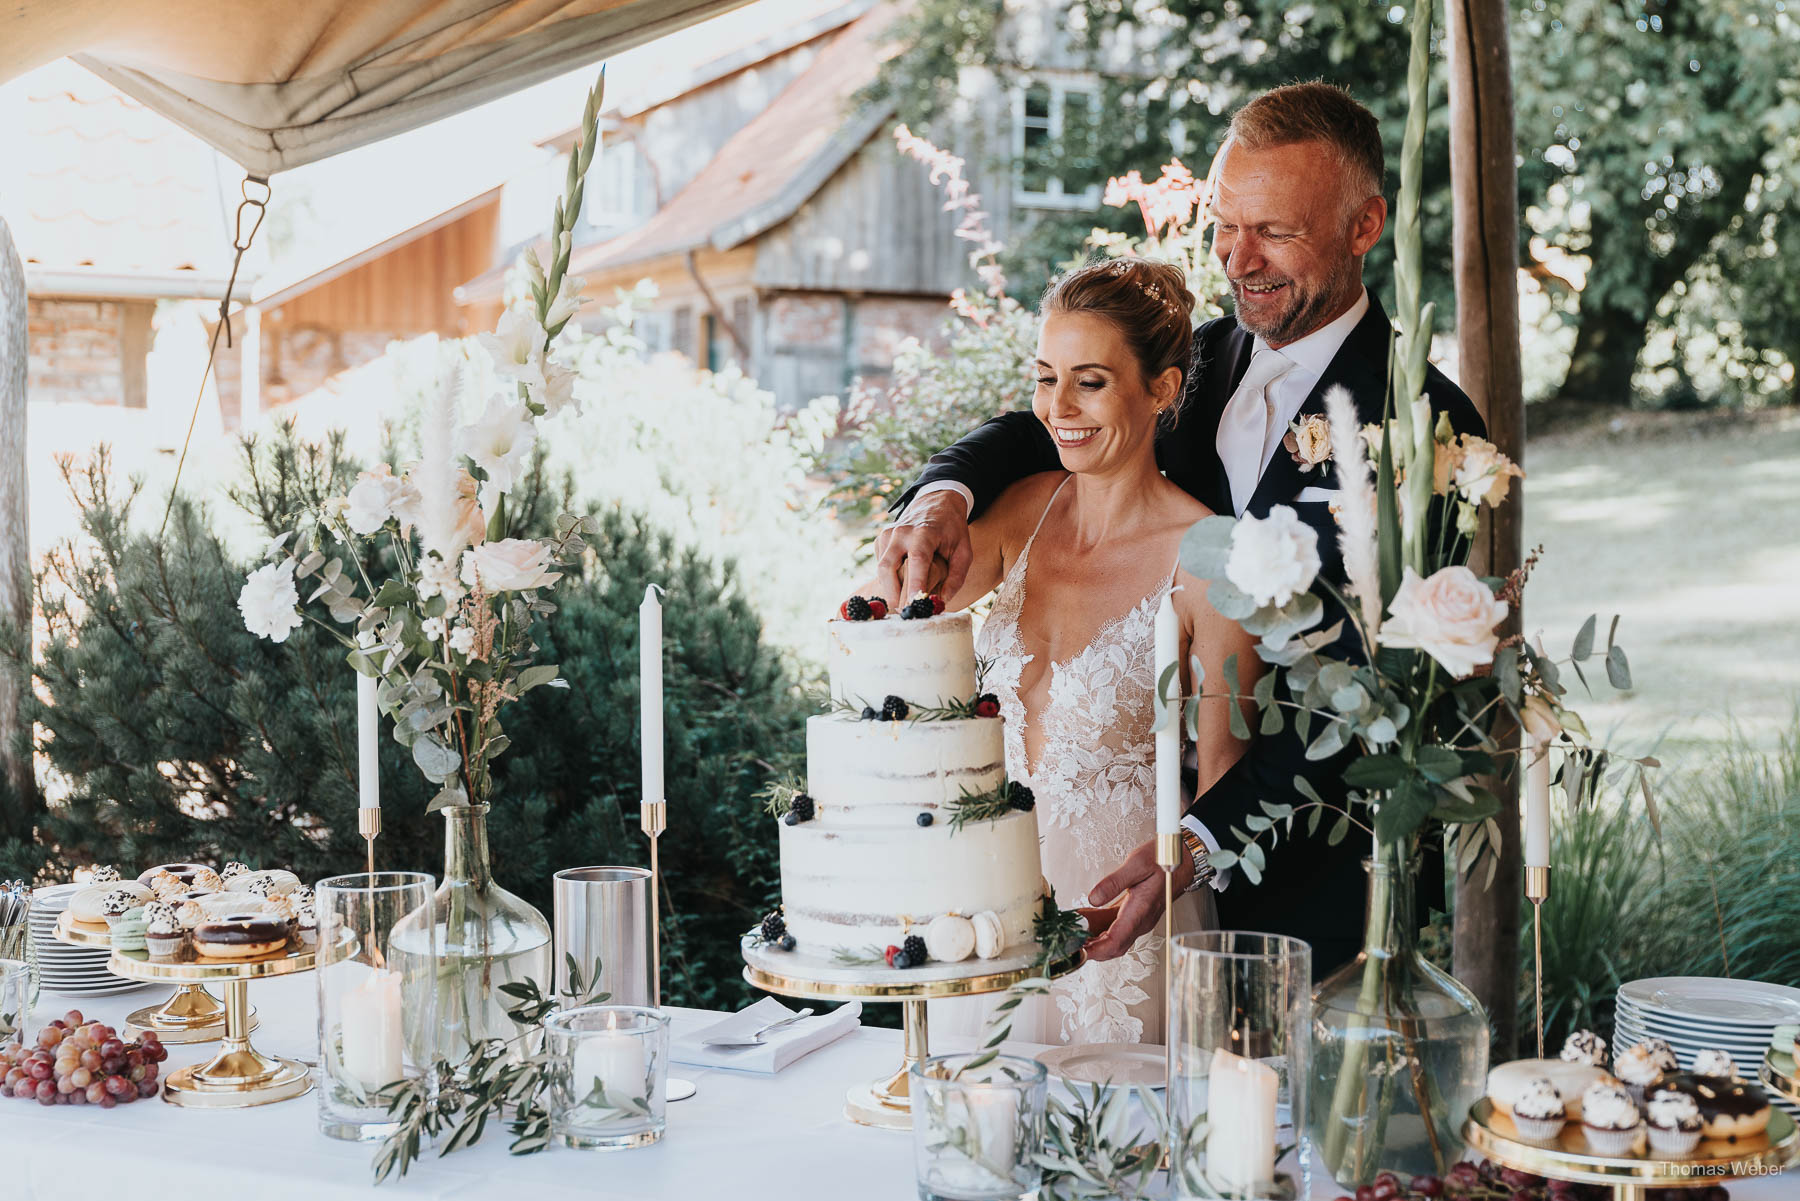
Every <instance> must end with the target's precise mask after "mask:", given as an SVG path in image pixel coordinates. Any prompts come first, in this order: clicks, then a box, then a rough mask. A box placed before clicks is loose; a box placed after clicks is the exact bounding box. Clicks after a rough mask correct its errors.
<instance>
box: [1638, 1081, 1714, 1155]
mask: <svg viewBox="0 0 1800 1201" xmlns="http://www.w3.org/2000/svg"><path fill="white" fill-rule="evenodd" d="M1644 1115H1645V1117H1646V1118H1648V1119H1649V1135H1650V1147H1651V1149H1652V1150H1655V1151H1662V1152H1664V1153H1666V1154H1669V1155H1686V1154H1687V1153H1688V1152H1689V1151H1692V1150H1693V1149H1694V1148H1695V1147H1697V1146H1699V1145H1700V1126H1701V1121H1700V1106H1699V1105H1697V1104H1695V1102H1694V1099H1693V1098H1692V1097H1690V1096H1688V1095H1687V1094H1686V1093H1677V1092H1670V1091H1664V1092H1659V1093H1657V1094H1656V1096H1654V1097H1652V1098H1650V1103H1649V1104H1648V1105H1646V1106H1644Z"/></svg>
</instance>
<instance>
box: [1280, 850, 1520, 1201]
mask: <svg viewBox="0 0 1800 1201" xmlns="http://www.w3.org/2000/svg"><path fill="white" fill-rule="evenodd" d="M1365 866H1366V867H1367V869H1368V872H1369V897H1368V910H1367V920H1366V921H1365V923H1364V934H1365V937H1364V944H1363V950H1362V951H1361V952H1360V953H1359V954H1358V955H1357V957H1356V958H1355V959H1354V960H1352V961H1351V962H1350V963H1349V964H1347V965H1345V966H1344V967H1342V968H1340V969H1339V970H1338V971H1336V972H1334V973H1332V975H1331V976H1330V977H1329V978H1327V979H1326V980H1325V981H1324V982H1323V983H1321V984H1320V985H1319V986H1318V988H1317V989H1316V990H1314V992H1313V1027H1312V1029H1313V1034H1312V1085H1311V1088H1310V1089H1309V1090H1308V1107H1309V1109H1310V1110H1311V1119H1310V1121H1309V1123H1308V1125H1309V1127H1310V1129H1311V1132H1312V1142H1313V1146H1314V1148H1315V1149H1316V1150H1317V1151H1318V1153H1319V1155H1320V1157H1321V1158H1322V1159H1323V1160H1324V1163H1325V1168H1326V1170H1327V1171H1329V1172H1330V1173H1331V1176H1332V1178H1333V1179H1334V1180H1336V1181H1337V1183H1338V1185H1339V1186H1340V1187H1343V1188H1345V1189H1355V1188H1357V1187H1359V1186H1361V1185H1365V1184H1369V1183H1371V1182H1372V1181H1373V1180H1374V1179H1375V1176H1376V1174H1377V1173H1380V1172H1394V1173H1396V1174H1398V1175H1399V1176H1400V1177H1401V1178H1402V1179H1406V1178H1408V1177H1411V1176H1417V1175H1434V1176H1442V1175H1443V1174H1444V1173H1445V1172H1446V1171H1448V1170H1449V1168H1450V1165H1451V1164H1453V1163H1455V1162H1456V1161H1457V1159H1458V1158H1459V1157H1460V1156H1461V1154H1462V1150H1463V1141H1462V1126H1463V1121H1464V1119H1466V1118H1467V1117H1468V1114H1469V1107H1470V1106H1471V1105H1473V1104H1474V1103H1475V1102H1476V1100H1478V1099H1479V1098H1480V1097H1481V1094H1482V1090H1483V1088H1484V1087H1485V1085H1486V1081H1487V1067H1488V1019H1487V1014H1486V1012H1485V1011H1483V1009H1482V1007H1481V1002H1480V1001H1478V1000H1476V998H1475V994H1473V993H1471V992H1470V991H1469V990H1468V989H1467V988H1466V987H1465V986H1464V985H1463V984H1462V983H1460V982H1459V981H1458V980H1456V978H1455V977H1453V976H1451V975H1449V974H1448V973H1446V972H1444V971H1442V970H1441V969H1439V968H1437V967H1434V966H1433V965H1432V964H1431V963H1430V962H1428V961H1427V960H1426V959H1424V958H1423V957H1422V956H1420V954H1419V953H1418V950H1417V947H1416V942H1417V937H1418V929H1419V926H1418V921H1417V918H1416V915H1415V912H1414V895H1413V894H1414V887H1413V875H1414V872H1415V870H1416V864H1415V861H1414V857H1413V848H1412V847H1411V846H1410V845H1406V846H1402V845H1398V844H1393V845H1383V846H1379V847H1377V849H1376V857H1375V858H1374V859H1373V860H1371V861H1369V862H1368V863H1367V864H1365Z"/></svg>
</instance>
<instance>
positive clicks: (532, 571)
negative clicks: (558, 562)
mask: <svg viewBox="0 0 1800 1201" xmlns="http://www.w3.org/2000/svg"><path fill="white" fill-rule="evenodd" d="M553 566H555V563H554V562H553V561H552V560H551V558H550V547H549V546H548V545H547V544H545V543H543V542H538V541H536V540H535V539H532V538H504V539H502V540H500V541H499V542H483V543H482V544H481V545H480V546H478V547H476V548H475V549H474V550H471V551H467V552H465V553H464V555H463V559H462V578H463V583H465V584H468V585H470V586H471V587H473V586H474V584H475V583H476V582H477V580H478V579H479V581H480V583H481V586H482V587H483V588H486V589H487V590H488V591H489V592H523V591H524V590H525V589H527V588H547V587H549V586H550V585H551V584H554V583H556V581H558V580H560V579H562V573H561V572H558V571H552V570H550V568H552V567H553Z"/></svg>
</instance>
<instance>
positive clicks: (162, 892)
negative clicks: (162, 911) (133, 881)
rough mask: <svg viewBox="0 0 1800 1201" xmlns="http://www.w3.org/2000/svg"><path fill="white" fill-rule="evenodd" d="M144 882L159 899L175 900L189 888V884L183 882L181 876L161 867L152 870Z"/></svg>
mask: <svg viewBox="0 0 1800 1201" xmlns="http://www.w3.org/2000/svg"><path fill="white" fill-rule="evenodd" d="M144 884H145V885H146V886H148V888H149V889H150V891H151V892H153V893H155V894H156V899H157V900H159V901H169V900H173V899H175V898H176V897H178V896H180V895H181V894H182V893H184V892H186V891H187V890H188V886H187V885H186V884H184V883H183V882H182V879H181V877H180V876H177V875H176V874H175V873H174V872H170V871H164V870H163V869H161V868H158V869H156V871H154V872H152V873H151V875H150V878H149V879H147V880H145V881H144Z"/></svg>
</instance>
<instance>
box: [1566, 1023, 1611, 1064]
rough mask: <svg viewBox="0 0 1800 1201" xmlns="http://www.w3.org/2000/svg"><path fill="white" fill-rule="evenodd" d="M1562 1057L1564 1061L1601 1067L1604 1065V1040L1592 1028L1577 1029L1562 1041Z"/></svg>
mask: <svg viewBox="0 0 1800 1201" xmlns="http://www.w3.org/2000/svg"><path fill="white" fill-rule="evenodd" d="M1562 1058H1563V1062H1565V1063H1585V1064H1590V1065H1592V1066H1593V1067H1597V1068H1603V1067H1605V1066H1606V1042H1605V1040H1603V1039H1602V1038H1601V1037H1600V1036H1599V1035H1598V1034H1595V1033H1594V1032H1593V1031H1592V1030H1577V1031H1575V1032H1574V1033H1572V1034H1570V1035H1569V1037H1568V1038H1567V1039H1566V1040H1565V1041H1564V1042H1563V1049H1562Z"/></svg>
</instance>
